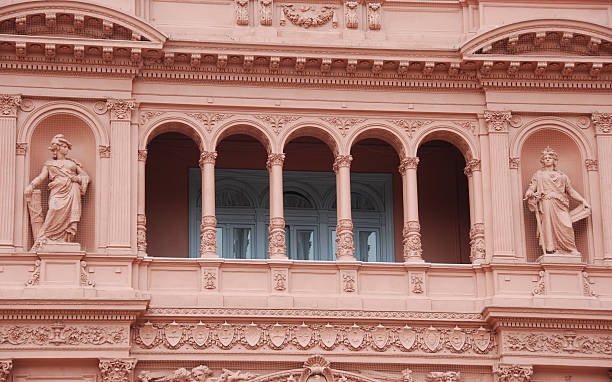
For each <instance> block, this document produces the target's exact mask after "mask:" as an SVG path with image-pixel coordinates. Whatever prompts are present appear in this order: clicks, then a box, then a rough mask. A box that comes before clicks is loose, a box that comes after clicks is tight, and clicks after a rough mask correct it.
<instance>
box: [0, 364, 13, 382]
mask: <svg viewBox="0 0 612 382" xmlns="http://www.w3.org/2000/svg"><path fill="white" fill-rule="evenodd" d="M12 370H13V361H12V360H10V359H2V360H0V382H7V381H8V378H9V375H10V374H11V371H12Z"/></svg>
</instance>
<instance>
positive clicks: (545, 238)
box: [525, 147, 591, 255]
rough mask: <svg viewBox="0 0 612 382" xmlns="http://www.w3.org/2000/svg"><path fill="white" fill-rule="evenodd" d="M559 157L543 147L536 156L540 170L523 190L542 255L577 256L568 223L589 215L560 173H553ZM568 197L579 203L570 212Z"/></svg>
mask: <svg viewBox="0 0 612 382" xmlns="http://www.w3.org/2000/svg"><path fill="white" fill-rule="evenodd" d="M558 159H559V156H558V155H557V153H556V152H555V151H554V150H553V149H551V148H550V147H546V148H545V149H544V151H542V155H541V156H540V163H541V164H542V168H541V169H539V170H537V171H536V172H535V173H534V174H533V176H532V177H531V182H530V183H529V187H528V188H527V191H525V200H526V201H527V206H528V207H529V210H530V211H532V212H535V215H536V222H537V234H538V240H539V243H540V246H541V247H542V251H543V253H544V254H571V255H580V253H579V252H578V250H577V249H576V240H575V238H574V229H573V227H572V223H573V222H576V221H578V220H581V219H584V218H586V217H587V216H589V215H590V211H591V210H590V208H591V207H590V206H589V203H588V202H587V201H586V199H585V198H584V197H582V195H580V194H579V193H578V191H576V190H575V189H574V188H573V187H572V184H571V182H570V179H569V177H568V176H567V175H565V174H564V173H563V172H561V171H559V170H557V161H558ZM570 198H572V199H574V200H576V201H578V202H580V203H582V205H581V206H578V207H577V208H575V209H573V210H572V211H570V209H569V206H570Z"/></svg>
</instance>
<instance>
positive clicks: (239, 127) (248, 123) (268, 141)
mask: <svg viewBox="0 0 612 382" xmlns="http://www.w3.org/2000/svg"><path fill="white" fill-rule="evenodd" d="M235 134H244V135H248V136H250V137H252V138H254V139H256V140H257V141H258V142H259V143H261V145H262V146H263V147H264V148H265V149H266V152H267V153H268V154H270V153H272V152H274V151H273V148H272V147H273V144H272V142H273V140H272V137H271V136H270V135H269V133H268V131H267V130H266V128H265V127H264V126H263V125H261V124H259V123H257V122H255V121H253V120H250V119H234V120H231V121H228V122H226V123H225V124H223V125H221V126H220V127H219V128H218V129H217V132H216V133H215V135H214V136H213V138H212V140H211V147H209V149H210V151H215V150H216V149H217V146H218V145H219V143H221V141H223V140H224V139H225V138H227V137H229V136H230V135H235Z"/></svg>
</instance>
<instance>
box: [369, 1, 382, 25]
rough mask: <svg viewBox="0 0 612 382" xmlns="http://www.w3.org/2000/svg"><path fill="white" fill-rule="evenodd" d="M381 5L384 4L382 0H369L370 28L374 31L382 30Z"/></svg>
mask: <svg viewBox="0 0 612 382" xmlns="http://www.w3.org/2000/svg"><path fill="white" fill-rule="evenodd" d="M381 6H382V2H379V1H369V2H368V8H367V13H368V28H369V29H370V30H374V31H377V30H380V26H381V19H382V15H381Z"/></svg>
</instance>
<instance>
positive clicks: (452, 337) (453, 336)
mask: <svg viewBox="0 0 612 382" xmlns="http://www.w3.org/2000/svg"><path fill="white" fill-rule="evenodd" d="M465 339H466V336H465V333H464V332H463V330H461V328H459V327H458V326H455V328H454V329H453V330H452V331H451V333H450V334H449V342H450V344H451V346H452V347H453V349H455V350H456V351H460V350H461V349H463V345H465Z"/></svg>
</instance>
